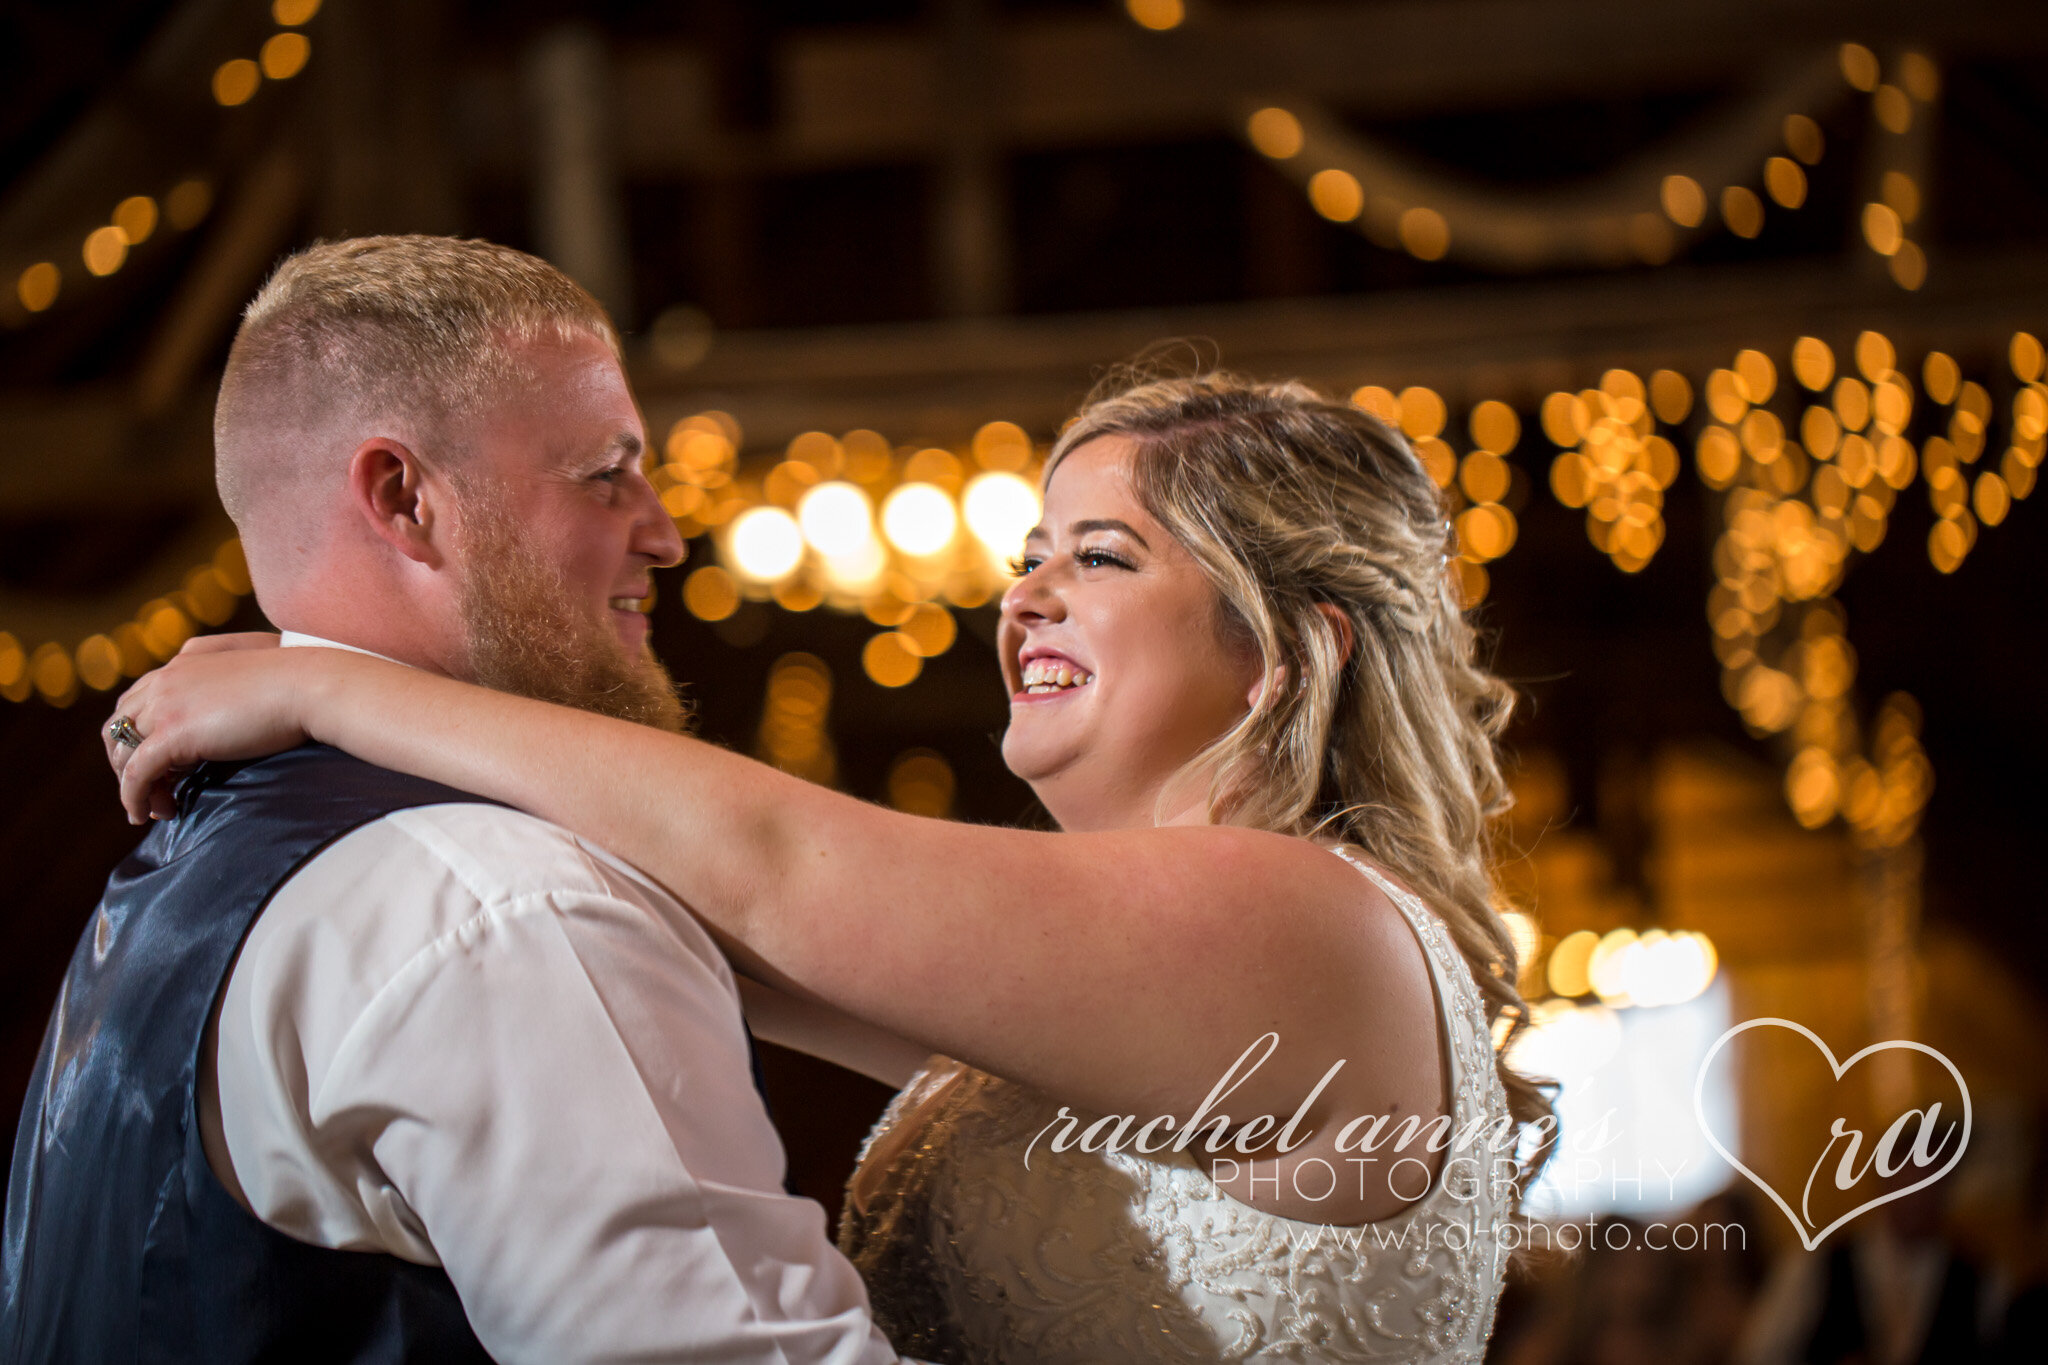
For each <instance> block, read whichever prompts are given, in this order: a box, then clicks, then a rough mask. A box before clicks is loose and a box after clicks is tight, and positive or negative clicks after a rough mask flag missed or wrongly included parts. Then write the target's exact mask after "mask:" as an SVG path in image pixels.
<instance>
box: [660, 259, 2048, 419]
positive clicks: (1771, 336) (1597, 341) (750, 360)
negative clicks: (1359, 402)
mask: <svg viewBox="0 0 2048 1365" xmlns="http://www.w3.org/2000/svg"><path fill="white" fill-rule="evenodd" d="M1859 265H1860V261H1859V260H1858V259H1857V258H1855V257H1853V256H1849V257H1844V258H1839V259H1834V260H1826V261H1814V260H1801V261H1778V262H1768V263H1764V264H1759V265H1749V266H1739V265H1719V266H1672V267H1667V268H1665V269H1663V270H1660V271H1657V272H1655V273H1652V274H1642V275H1621V276H1608V277H1604V278H1596V279H1570V280H1542V281H1528V282H1503V283H1488V284H1473V285H1464V286H1457V287H1452V288H1435V289H1426V290H1420V289H1419V290H1412V291H1402V292H1398V293H1385V294H1375V295H1366V296H1353V297H1349V298H1345V297H1335V298H1319V299H1303V300H1287V301H1273V302H1260V303H1247V304H1232V305H1225V306H1217V307H1206V308H1188V309H1174V310H1164V309H1162V310H1155V311H1143V310H1132V311H1128V312H1116V313H1095V314H1078V315H1076V314H1067V315H1060V316H1052V317H1029V318H1008V319H985V320H976V321H972V322H934V323H912V324H901V325H891V326H874V327H843V328H811V329H804V330H790V331H757V332H736V333H726V334H721V335H720V336H718V337H717V338H716V339H715V340H714V342H713V344H712V347H711V350H710V352H709V354H708V355H707V357H706V358H705V360H704V361H703V362H702V363H700V364H699V365H698V366H696V367H694V368H693V369H691V370H689V371H687V372H684V373H682V374H675V373H672V372H667V371H664V370H663V369H662V368H661V367H660V365H659V363H658V362H657V361H656V360H655V359H654V357H653V356H652V354H651V353H644V354H643V355H642V356H641V357H640V360H639V363H638V364H636V366H635V369H634V376H635V386H636V388H637V390H638V392H639V394H640V398H641V401H642V403H643V405H644V406H645V408H646V410H647V413H648V418H649V420H650V422H652V423H654V424H655V425H656V427H657V429H659V428H662V427H665V426H666V425H667V423H669V422H671V421H673V420H675V419H676V418H678V417H681V416H683V415H685V414H687V413H689V412H693V411H699V410H702V409H705V408H722V409H724V410H726V411H729V412H731V413H733V414H734V415H735V416H736V417H737V418H738V419H739V421H740V423H741V425H742V426H743V427H744V428H745V430H746V432H747V441H748V445H749V446H750V447H756V448H758V447H760V446H763V445H773V444H778V443H781V442H783V441H786V440H788V439H789V438H790V437H791V436H794V435H796V434H797V433H798V432H801V431H806V430H811V429H820V430H826V431H833V432H840V431H845V430H848V429H850V428H853V427H862V426H864V427H872V428H874V429H876V430H878V431H881V432H883V433H884V434H885V435H887V436H888V437H889V438H890V439H891V440H899V441H916V440H931V441H948V442H953V441H959V440H961V439H963V438H964V437H965V436H966V435H967V434H969V433H971V432H972V431H973V429H974V428H975V426H977V425H979V424H980V423H982V422H986V421H989V420H992V419H994V418H1007V419H1009V420H1011V421H1016V422H1020V423H1023V424H1024V425H1025V426H1026V427H1027V428H1028V429H1030V430H1032V431H1034V432H1036V433H1037V434H1038V435H1039V436H1041V437H1043V436H1046V435H1049V434H1050V433H1051V432H1052V430H1053V429H1054V428H1055V427H1056V426H1057V424H1058V423H1059V422H1060V421H1061V420H1062V419H1064V418H1065V417H1066V416H1067V415H1069V414H1070V413H1071V412H1072V411H1073V409H1074V406H1075V405H1076V404H1077V403H1078V402H1079V401H1080V399H1081V398H1082V397H1083V395H1085V394H1086V392H1087V390H1088V388H1089V387H1090V385H1091V384H1092V382H1093V381H1094V379H1095V377H1096V376H1097V375H1099V374H1100V373H1101V371H1102V370H1103V368H1104V367H1106V366H1108V365H1110V364H1113V363H1114V362H1117V361H1119V360H1124V359H1127V358H1129V357H1131V356H1132V355H1134V354H1136V353H1138V352H1139V351H1140V350H1142V349H1143V348H1145V347H1147V346H1149V345H1151V344H1153V343H1156V342H1158V341H1160V340H1162V339H1169V338H1176V337H1183V338H1199V339H1202V341H1203V342H1204V343H1205V344H1208V345H1210V346H1211V347H1212V350H1213V352H1214V353H1216V354H1219V355H1220V357H1221V360H1222V362H1223V363H1224V364H1226V365H1228V366H1230V367H1232V368H1237V369H1243V370H1246V371H1249V372H1251V373H1254V374H1261V375H1273V376H1278V375H1294V376H1299V377H1302V378H1305V379H1307V380H1309V381H1311V382H1313V383H1316V384H1318V385H1320V386H1322V387H1324V388H1325V389H1327V390H1328V391H1331V392H1337V393H1346V392H1349V391H1350V390H1351V388H1353V387H1354V386H1356V385H1359V384H1363V383H1368V382H1373V383H1381V384H1390V385H1394V386H1396V387H1398V386H1400V385H1406V384H1428V385H1430V386H1431V387H1433V388H1436V389H1438V390H1439V391H1440V392H1442V393H1444V394H1445V396H1446V397H1447V398H1449V399H1450V400H1451V401H1452V402H1453V403H1454V404H1456V403H1460V402H1465V401H1476V400H1478V399H1481V398H1501V399H1505V400H1508V401H1510V402H1521V403H1525V404H1528V403H1533V402H1535V401H1536V400H1538V399H1540V398H1541V397H1542V395H1543V394H1544V393H1547V392H1549V391H1550V390H1551V389H1554V388H1562V387H1572V388H1578V387H1583V386H1584V385H1585V384H1587V383H1590V382H1592V381H1593V380H1595V379H1597V378H1598V376H1599V374H1600V373H1601V371H1602V370H1604V369H1606V368H1608V367H1610V366H1615V365H1626V366H1631V367H1652V366H1671V367H1674V368H1677V369H1680V370H1682V371H1684V372H1686V373H1688V374H1690V375H1692V376H1694V378H1695V380H1697V379H1698V377H1699V376H1700V375H1702V374H1704V373H1705V372H1706V371H1707V370H1709V369H1712V368H1715V367H1718V366H1724V365H1727V364H1729V363H1730V362H1731V360H1732V359H1733V357H1734V354H1735V352H1736V351H1737V350H1739V349H1741V348H1743V347H1748V346H1754V347H1759V348H1762V349H1764V350H1766V351H1769V352H1771V353H1773V354H1779V353H1782V352H1783V351H1784V350H1785V349H1786V348H1787V347H1788V346H1789V345H1790V344H1791V342H1792V340H1793V339H1794V338H1796V337H1798V336H1800V335H1802V334H1808V333H1810V334H1814V335H1818V336H1820V337H1822V338H1824V339H1826V340H1828V341H1829V342H1830V344H1833V345H1835V346H1837V348H1838V349H1839V348H1840V347H1842V346H1844V345H1846V344H1847V343H1849V342H1850V341H1851V340H1852V339H1853V338H1854V336H1855V335H1856V333H1857V332H1858V331H1861V330H1862V329H1864V328H1877V329H1879V330H1881V331H1883V332H1885V333H1886V334H1887V335H1889V336H1891V337H1892V338H1893V339H1894V340H1895V341H1896V342H1897V343H1898V344H1899V346H1900V348H1901V350H1902V351H1903V352H1904V353H1906V354H1908V355H1911V354H1914V353H1916V352H1917V351H1920V350H1923V349H1926V348H1929V347H1938V348H1940V349H1943V350H1946V351H1949V352H1950V353H1952V354H1958V355H1961V356H1965V357H1968V356H1980V357H1988V358H1990V359H1991V361H1993V362H1995V363H1999V364H2002V363H2003V361H2002V359H1999V357H2002V356H2003V353H2004V348H2005V346H2006V343H2007V341H2008V340H2009V339H2010V337H2011V335H2012V333H2013V332H2014V331H2015V330H2019V329H2022V328H2025V329H2030V330H2033V331H2035V332H2037V333H2038V332H2039V331H2040V329H2041V327H2042V325H2043V319H2044V318H2048V260H2043V259H2042V258H2041V257H2040V255H2039V253H2037V252H2031V251H2011V252H2007V253H2003V254H1999V255H1990V254H1985V255H1980V256H1977V257H1975V258H1971V259H1960V258H1944V259H1941V260H1938V261H1936V262H1935V265H1934V268H1933V270H1932V271H1931V273H1930V275H1929V277H1928V281H1927V284H1926V285H1925V287H1924V288H1922V289H1921V290H1920V291H1918V292H1917V293H1910V294H1909V293H1907V292H1905V291H1903V290H1901V289H1899V288H1898V287H1897V286H1896V285H1894V284H1892V283H1891V281H1890V280H1888V279H1873V278H1872V277H1871V276H1870V275H1869V274H1868V273H1867V272H1865V271H1863V270H1861V269H1859V268H1857V267H1858V266H1859Z"/></svg>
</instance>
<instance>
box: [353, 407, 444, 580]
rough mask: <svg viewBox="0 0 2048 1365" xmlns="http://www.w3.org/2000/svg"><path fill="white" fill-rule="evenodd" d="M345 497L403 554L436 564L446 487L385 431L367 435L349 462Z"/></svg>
mask: <svg viewBox="0 0 2048 1365" xmlns="http://www.w3.org/2000/svg"><path fill="white" fill-rule="evenodd" d="M348 489H349V496H350V497H351V499H352V500H353V501H354V503H355V506H356V510H357V511H358V512H359V513H361V514H362V517H363V520H364V521H365V522H367V523H368V524H369V527H370V530H371V531H372V532H373V533H374V534H375V535H376V536H377V537H378V539H380V540H382V541H384V542H385V543H386V544H387V545H389V546H390V547H391V548H392V549H394V550H396V551H398V553H400V554H402V555H404V556H405V557H406V558H407V559H410V560H413V561H415V562H417V563H420V564H424V565H426V566H427V567H429V568H438V567H440V564H441V561H442V557H443V550H442V547H441V546H440V545H439V544H438V543H437V541H436V536H435V521H436V520H437V519H438V517H439V516H440V515H441V513H442V512H443V511H444V510H445V509H444V508H442V507H441V506H440V504H441V503H442V501H444V495H445V492H446V490H445V488H443V487H442V485H441V484H440V483H439V481H437V480H430V479H428V478H427V477H426V469H425V468H424V467H423V466H422V465H421V464H420V461H419V457H418V456H416V455H414V454H413V452H412V450H411V449H410V448H409V447H408V446H406V445H404V444H403V443H401V442H399V441H395V440H393V439H391V438H390V437H388V436H372V437H371V438H370V439H369V440H367V441H364V442H363V443H362V444H361V445H359V446H357V447H356V451H355V454H354V455H352V456H350V457H349V463H348Z"/></svg>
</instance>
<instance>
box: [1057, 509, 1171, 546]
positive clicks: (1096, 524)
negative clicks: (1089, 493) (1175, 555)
mask: <svg viewBox="0 0 2048 1365" xmlns="http://www.w3.org/2000/svg"><path fill="white" fill-rule="evenodd" d="M1090 531H1121V532H1123V533H1124V534H1125V535H1127V536H1129V537H1130V538H1131V539H1132V540H1135V541H1137V542H1138V544H1139V546H1140V547H1141V548H1143V549H1147V550H1149V549H1151V548H1152V547H1151V546H1150V545H1148V544H1146V543H1145V537H1143V536H1141V535H1139V534H1138V533H1137V531H1136V530H1134V529H1133V528H1132V526H1131V524H1130V523H1129V522H1127V521H1118V520H1117V519H1116V518H1115V517H1092V518H1090V519H1089V520H1087V521H1077V522H1075V523H1073V525H1071V526H1069V527H1067V534H1068V535H1070V536H1085V535H1087V534H1088V533H1089V532H1090Z"/></svg>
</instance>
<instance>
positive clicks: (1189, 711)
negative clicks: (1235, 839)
mask: <svg viewBox="0 0 2048 1365" xmlns="http://www.w3.org/2000/svg"><path fill="white" fill-rule="evenodd" d="M1130 444H1131V443H1130V442H1129V440H1128V439H1126V438H1124V437H1120V436H1111V437H1105V438H1103V439H1101V440H1097V441H1090V442H1089V443H1087V444H1086V445H1084V446H1081V447H1080V448H1078V449H1076V450H1075V451H1073V453H1071V454H1069V455H1068V456H1067V457H1066V458H1065V459H1063V460H1061V461H1060V462H1059V464H1058V465H1057V466H1055V468H1054V470H1053V476H1052V478H1051V480H1050V482H1049V483H1048V484H1047V486H1046V490H1045V512H1044V516H1043V518H1042V520H1041V521H1040V523H1039V525H1038V527H1037V528H1036V529H1034V530H1033V531H1032V532H1031V535H1030V537H1029V538H1028V539H1027V540H1026V541H1025V545H1024V554H1023V557H1022V558H1021V559H1020V560H1019V562H1018V565H1017V567H1018V569H1019V570H1020V575H1019V577H1018V580H1017V582H1016V583H1015V585H1013V586H1012V587H1011V588H1010V590H1009V591H1008V592H1007V593H1005V594H1004V595H1003V601H1002V612H1003V619H1002V626H1001V631H1000V635H999V637H998V650H997V652H998V654H999V655H1000V657H1001V659H1002V662H1003V678H1004V681H1005V683H1006V684H1007V686H1008V690H1009V694H1010V728H1009V731H1008V733H1006V734H1005V735H1004V737H1003V759H1004V761H1005V762H1006V763H1008V764H1009V766H1010V770H1011V771H1012V772H1014V773H1016V774H1017V775H1018V776H1019V777H1021V778H1023V779H1024V780H1025V781H1027V782H1029V783H1030V784H1031V785H1032V787H1033V788H1034V789H1035V790H1036V791H1037V793H1038V797H1039V799H1040V800H1041V801H1043V802H1044V803H1045V807H1046V809H1047V810H1048V811H1049V812H1051V813H1052V815H1053V817H1054V818H1055V819H1057V820H1058V821H1059V822H1060V825H1061V827H1062V828H1065V829H1068V830H1077V829H1118V828H1131V827H1136V826H1144V825H1150V824H1152V823H1153V821H1154V818H1155V812H1154V809H1153V808H1154V805H1155V804H1156V803H1157V801H1158V799H1159V796H1160V793H1161V791H1162V790H1163V789H1164V787H1165V785H1166V782H1167V780H1168V779H1169V778H1171V777H1172V776H1173V775H1174V774H1175V773H1176V772H1178V771H1179V770H1180V769H1181V768H1182V766H1183V765H1185V764H1186V763H1187V761H1188V760H1189V759H1191V758H1193V757H1195V756H1196V755H1197V754H1198V753H1200V752H1201V750H1202V749H1203V748H1204V747H1205V746H1207V745H1208V744H1209V743H1210V742H1211V741H1213V740H1215V739H1216V738H1217V737H1219V736H1220V735H1222V734H1223V733H1224V732H1225V731H1227V730H1228V729H1229V728H1230V727H1231V726H1232V725H1234V724H1236V723H1237V721H1238V720H1239V719H1240V718H1241V717H1242V716H1243V715H1244V713H1245V711H1246V710H1247V709H1248V707H1249V705H1250V697H1251V695H1252V693H1253V691H1254V683H1255V681H1256V679H1257V677H1258V665H1257V661H1256V656H1255V653H1254V651H1253V650H1252V649H1251V648H1250V647H1249V641H1246V642H1245V643H1242V644H1240V643H1239V642H1238V641H1237V640H1236V639H1235V638H1232V632H1231V630H1230V627H1229V625H1228V624H1227V622H1226V619H1225V615H1224V611H1223V608H1222V605H1221V603H1220V601H1219V600H1218V598H1217V595H1216V592H1215V590H1214V589H1213V588H1212V587H1211V586H1210V585H1209V582H1208V579H1207V578H1206V577H1205V576H1204V575H1203V573H1202V571H1201V568H1200V566H1199V565H1197V564H1196V563H1195V561H1194V559H1193V557H1192V556H1190V555H1189V554H1188V552H1187V551H1186V550H1184V549H1183V548H1181V546H1180V545H1179V544H1177V543H1176V542H1175V541H1174V539H1173V538H1172V537H1171V536H1170V535H1168V534H1167V531H1166V528H1165V527H1163V526H1161V525H1160V524H1159V523H1158V522H1157V521H1156V520H1155V519H1154V518H1153V517H1152V516H1151V515H1150V514H1148V513H1147V512H1146V511H1145V508H1144V506H1143V504H1142V503H1141V502H1140V501H1139V499H1138V496H1137V493H1136V491H1135V490H1134V489H1133V488H1132V486H1131V474H1132V461H1131V449H1130Z"/></svg>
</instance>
